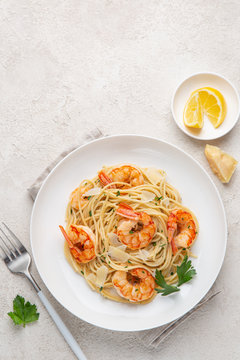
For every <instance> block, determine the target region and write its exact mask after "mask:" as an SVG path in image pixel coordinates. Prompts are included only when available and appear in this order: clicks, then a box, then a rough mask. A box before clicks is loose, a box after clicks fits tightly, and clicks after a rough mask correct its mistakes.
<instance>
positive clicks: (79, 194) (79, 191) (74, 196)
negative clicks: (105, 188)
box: [70, 183, 93, 210]
mask: <svg viewBox="0 0 240 360" xmlns="http://www.w3.org/2000/svg"><path fill="white" fill-rule="evenodd" d="M92 187H93V185H92V184H90V183H85V184H84V185H80V186H79V187H77V188H76V189H75V190H73V191H72V193H71V194H70V203H71V205H72V207H73V208H74V209H76V210H79V204H80V206H81V207H82V206H83V205H85V204H86V203H87V202H88V199H87V196H84V194H85V193H86V192H87V191H88V190H90V189H91V188H92Z"/></svg>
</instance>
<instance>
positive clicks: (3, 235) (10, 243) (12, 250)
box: [0, 222, 26, 261]
mask: <svg viewBox="0 0 240 360" xmlns="http://www.w3.org/2000/svg"><path fill="white" fill-rule="evenodd" d="M2 225H3V226H4V227H5V229H4V230H3V226H0V241H1V243H2V245H0V248H1V250H2V252H3V253H4V254H5V259H4V260H5V261H6V260H7V259H8V260H13V259H14V258H16V257H17V256H19V255H21V253H23V252H25V251H26V249H25V247H24V246H23V244H22V243H21V241H20V240H19V239H18V238H17V236H16V235H15V234H14V233H13V232H12V230H10V229H9V227H8V226H7V225H6V224H5V223H4V222H2Z"/></svg>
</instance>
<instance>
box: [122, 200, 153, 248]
mask: <svg viewBox="0 0 240 360" xmlns="http://www.w3.org/2000/svg"><path fill="white" fill-rule="evenodd" d="M116 213H117V214H118V215H120V216H122V217H124V218H127V219H128V220H126V219H122V220H120V221H119V222H118V226H117V235H118V237H119V240H120V241H121V242H122V243H123V244H124V245H126V246H127V247H128V248H130V249H132V250H136V249H141V248H144V247H146V246H148V244H149V243H150V242H151V240H152V238H153V236H154V234H155V232H156V225H155V223H154V221H153V220H152V218H151V216H149V215H148V214H146V213H145V212H143V211H141V212H135V211H134V210H133V209H132V208H131V206H129V205H127V204H123V203H121V204H119V207H118V209H117V212H116Z"/></svg>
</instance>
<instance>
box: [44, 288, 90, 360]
mask: <svg viewBox="0 0 240 360" xmlns="http://www.w3.org/2000/svg"><path fill="white" fill-rule="evenodd" d="M38 296H39V298H40V300H41V302H42V303H43V305H44V306H45V308H46V309H47V311H48V313H49V315H50V316H51V318H52V319H53V321H54V322H55V324H56V325H57V327H58V330H59V331H60V333H61V334H62V335H63V337H64V339H65V340H66V342H67V343H68V345H69V346H70V348H71V349H72V351H73V352H74V354H75V355H76V357H77V358H78V359H79V360H87V358H86V356H85V355H84V353H83V352H82V350H81V349H80V347H79V345H78V343H77V342H76V340H75V339H74V337H73V336H72V334H71V333H70V331H69V330H68V328H67V327H66V325H65V324H64V322H63V321H62V319H61V318H60V316H59V315H58V313H57V312H56V310H54V308H53V307H52V305H51V304H50V302H49V301H48V299H47V298H46V296H45V295H44V294H43V293H42V291H41V290H40V291H39V292H38Z"/></svg>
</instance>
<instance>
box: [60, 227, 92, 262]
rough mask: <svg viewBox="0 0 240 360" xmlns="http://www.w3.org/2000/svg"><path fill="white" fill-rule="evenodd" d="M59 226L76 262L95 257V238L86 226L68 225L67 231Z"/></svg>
mask: <svg viewBox="0 0 240 360" xmlns="http://www.w3.org/2000/svg"><path fill="white" fill-rule="evenodd" d="M59 227H60V230H61V231H62V233H63V236H64V237H65V239H66V241H67V243H68V246H69V249H70V252H71V254H72V256H73V257H74V259H75V260H76V261H77V262H79V263H88V262H89V261H91V260H93V259H95V257H96V239H95V235H94V234H93V232H92V230H91V229H90V228H89V227H88V226H82V225H70V226H69V228H68V230H67V233H66V231H65V230H64V228H63V227H62V226H61V225H59Z"/></svg>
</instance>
